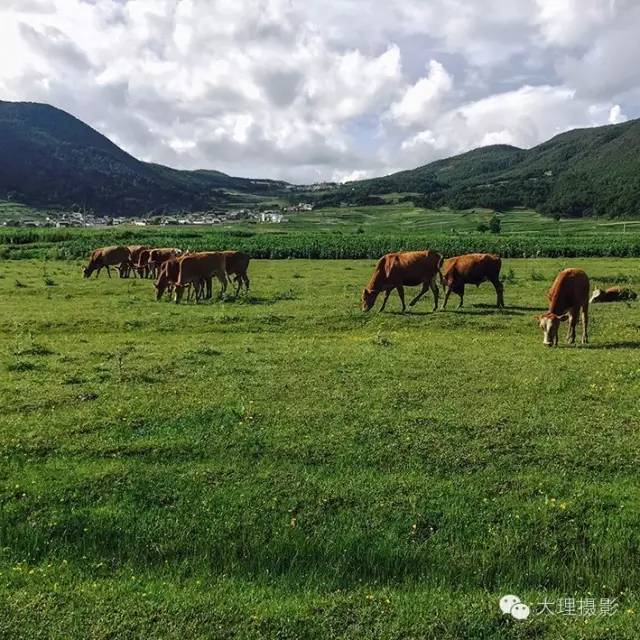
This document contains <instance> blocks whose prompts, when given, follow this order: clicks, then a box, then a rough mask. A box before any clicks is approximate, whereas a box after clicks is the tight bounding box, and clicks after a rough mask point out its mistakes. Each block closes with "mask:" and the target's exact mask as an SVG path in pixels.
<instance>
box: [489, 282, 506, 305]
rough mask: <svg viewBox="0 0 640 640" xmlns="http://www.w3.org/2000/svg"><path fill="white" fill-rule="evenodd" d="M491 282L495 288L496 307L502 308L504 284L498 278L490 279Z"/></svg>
mask: <svg viewBox="0 0 640 640" xmlns="http://www.w3.org/2000/svg"><path fill="white" fill-rule="evenodd" d="M491 283H492V284H493V287H494V288H495V290H496V296H497V298H498V300H497V302H496V306H497V307H498V309H502V308H503V307H504V286H503V285H502V282H500V279H499V278H498V279H497V280H492V282H491Z"/></svg>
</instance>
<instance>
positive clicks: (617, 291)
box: [589, 287, 638, 302]
mask: <svg viewBox="0 0 640 640" xmlns="http://www.w3.org/2000/svg"><path fill="white" fill-rule="evenodd" d="M637 297H638V294H637V293H636V292H635V291H632V290H631V289H628V288H626V287H610V288H609V289H605V290H604V291H603V290H602V289H594V290H593V293H592V294H591V300H589V302H630V301H631V300H635V299H636V298H637Z"/></svg>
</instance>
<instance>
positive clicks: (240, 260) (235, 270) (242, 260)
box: [222, 251, 249, 298]
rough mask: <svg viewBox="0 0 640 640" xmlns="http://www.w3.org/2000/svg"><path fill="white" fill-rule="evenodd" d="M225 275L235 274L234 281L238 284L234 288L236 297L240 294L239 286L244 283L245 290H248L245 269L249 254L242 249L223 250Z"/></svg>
mask: <svg viewBox="0 0 640 640" xmlns="http://www.w3.org/2000/svg"><path fill="white" fill-rule="evenodd" d="M222 253H223V254H224V259H225V265H226V270H227V276H235V277H234V282H235V283H236V284H237V285H238V286H237V288H236V298H237V297H238V295H239V294H240V288H241V287H242V285H243V284H244V286H245V290H246V291H247V293H248V292H249V276H247V269H248V268H249V254H248V253H244V252H243V251H223V252H222Z"/></svg>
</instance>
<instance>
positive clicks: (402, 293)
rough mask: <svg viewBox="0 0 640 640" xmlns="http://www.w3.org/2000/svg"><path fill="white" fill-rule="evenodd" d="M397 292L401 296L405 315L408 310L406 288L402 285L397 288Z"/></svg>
mask: <svg viewBox="0 0 640 640" xmlns="http://www.w3.org/2000/svg"><path fill="white" fill-rule="evenodd" d="M396 289H397V291H398V295H399V296H400V302H402V313H404V312H405V311H406V310H407V305H406V304H405V303H404V287H403V286H402V285H399V286H397V287H396Z"/></svg>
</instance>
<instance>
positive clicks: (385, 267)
mask: <svg viewBox="0 0 640 640" xmlns="http://www.w3.org/2000/svg"><path fill="white" fill-rule="evenodd" d="M440 261H441V257H440V254H438V253H436V252H435V251H430V250H427V251H403V252H397V253H387V254H386V255H384V256H382V258H380V260H378V262H377V264H376V267H375V269H374V271H373V275H372V276H371V279H370V280H369V284H368V285H367V286H366V287H365V288H364V289H363V290H362V310H363V311H369V310H370V309H371V308H372V307H373V305H374V304H375V302H376V299H377V297H378V295H379V294H380V293H382V292H384V301H383V302H382V307H380V311H383V310H384V308H385V306H386V304H387V300H388V299H389V295H390V294H391V292H392V291H393V290H394V289H395V290H396V291H397V292H398V296H399V297H400V302H401V303H402V311H404V310H405V309H406V305H405V303H404V287H416V286H418V285H422V289H421V290H420V292H419V293H418V295H417V296H416V297H415V298H414V299H413V300H412V301H411V302H410V303H409V306H411V307H412V306H413V305H414V304H415V303H416V302H418V300H419V299H420V298H422V296H423V295H424V294H425V293H427V292H428V291H429V289H431V291H432V292H433V299H434V311H435V310H436V309H437V308H438V284H437V282H436V276H437V275H438V274H439V270H438V265H439V264H440Z"/></svg>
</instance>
